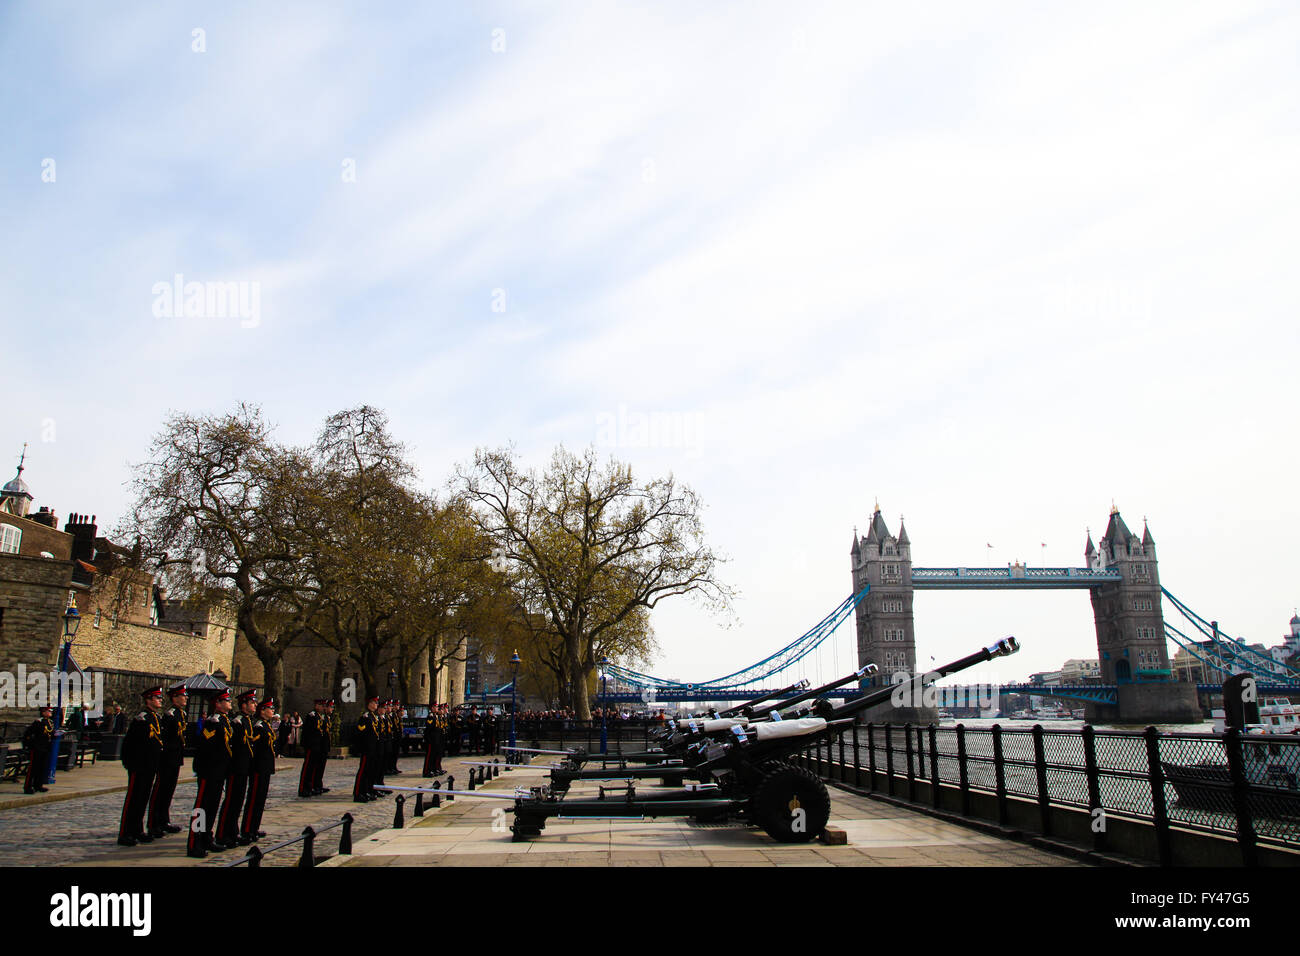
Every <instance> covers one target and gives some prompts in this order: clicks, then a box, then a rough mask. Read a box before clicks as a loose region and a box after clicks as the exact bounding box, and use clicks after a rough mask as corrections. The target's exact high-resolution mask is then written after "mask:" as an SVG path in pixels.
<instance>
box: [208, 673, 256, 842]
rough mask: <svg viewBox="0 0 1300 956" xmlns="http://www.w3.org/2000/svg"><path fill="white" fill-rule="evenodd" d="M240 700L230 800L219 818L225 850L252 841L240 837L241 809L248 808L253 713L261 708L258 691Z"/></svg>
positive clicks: (232, 727) (228, 787) (233, 732)
mask: <svg viewBox="0 0 1300 956" xmlns="http://www.w3.org/2000/svg"><path fill="white" fill-rule="evenodd" d="M236 699H237V700H238V701H239V713H238V714H236V715H235V716H234V717H233V718H232V719H231V721H230V774H229V777H228V779H227V781H226V802H225V803H223V804H222V805H221V818H220V819H219V820H218V821H217V843H218V844H221V843H224V844H225V847H224V849H229V848H230V847H232V846H235V845H236V844H238V845H239V846H246V845H247V843H248V841H247V840H244V839H241V838H240V833H239V811H240V810H242V809H243V808H244V797H245V795H246V794H247V793H248V776H249V774H250V773H251V772H252V769H253V712H254V710H255V709H256V707H257V692H256V691H252V690H246V691H244V693H242V694H240V695H239V697H238V698H236Z"/></svg>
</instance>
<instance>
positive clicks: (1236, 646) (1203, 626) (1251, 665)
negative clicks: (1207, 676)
mask: <svg viewBox="0 0 1300 956" xmlns="http://www.w3.org/2000/svg"><path fill="white" fill-rule="evenodd" d="M1160 593H1161V594H1163V595H1164V596H1165V597H1167V598H1168V599H1169V603H1170V604H1172V605H1173V606H1174V608H1175V609H1176V610H1177V611H1178V613H1179V614H1181V615H1182V616H1183V617H1184V618H1186V619H1187V620H1188V621H1190V622H1191V624H1192V626H1193V627H1194V628H1196V629H1197V630H1198V631H1200V632H1201V633H1202V634H1204V635H1205V636H1206V637H1207V638H1209V639H1210V641H1211V643H1212V644H1213V645H1214V647H1215V650H1216V651H1217V652H1218V655H1219V657H1220V659H1230V660H1232V661H1233V662H1234V663H1236V662H1238V661H1241V662H1244V663H1242V664H1241V667H1242V669H1243V670H1261V669H1262V670H1265V671H1267V672H1268V673H1269V674H1273V675H1276V674H1279V673H1280V674H1281V675H1282V676H1284V677H1286V678H1288V679H1289V680H1292V681H1300V670H1297V669H1296V668H1294V667H1290V666H1288V665H1286V664H1284V663H1282V662H1281V661H1277V660H1274V659H1273V658H1272V657H1270V656H1269V655H1267V654H1261V653H1260V652H1259V651H1257V650H1255V649H1254V648H1252V647H1247V646H1246V642H1245V641H1241V640H1238V639H1236V638H1234V637H1231V636H1230V635H1228V634H1226V633H1225V632H1224V631H1222V630H1220V629H1219V628H1218V627H1217V625H1215V624H1214V623H1212V622H1210V621H1207V620H1206V619H1205V618H1203V617H1201V616H1200V615H1199V614H1197V613H1196V612H1195V611H1193V610H1192V609H1191V608H1189V607H1188V606H1187V605H1186V604H1184V603H1183V602H1182V601H1180V600H1178V598H1176V597H1174V596H1173V595H1172V594H1170V593H1169V590H1168V589H1167V588H1164V587H1162V588H1161V589H1160ZM1165 629H1166V632H1168V631H1170V630H1172V631H1174V633H1176V634H1178V635H1179V636H1180V637H1182V638H1183V640H1185V641H1187V642H1188V644H1189V645H1190V644H1194V643H1195V642H1194V641H1193V640H1192V639H1191V638H1189V637H1188V636H1187V635H1186V634H1183V633H1182V632H1181V631H1178V630H1177V629H1176V628H1173V627H1172V626H1171V625H1169V624H1168V623H1167V622H1166V624H1165ZM1174 643H1179V642H1178V641H1177V640H1176V639H1175V641H1174ZM1182 646H1184V647H1185V648H1186V650H1187V651H1188V653H1190V654H1192V655H1194V656H1195V657H1197V658H1200V657H1201V655H1200V654H1198V653H1197V652H1196V651H1195V650H1194V649H1193V648H1192V647H1190V646H1187V645H1182ZM1201 659H1202V660H1204V659H1203V658H1201ZM1218 669H1219V670H1223V668H1222V667H1219V668H1218Z"/></svg>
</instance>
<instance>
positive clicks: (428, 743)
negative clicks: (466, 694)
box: [420, 705, 438, 777]
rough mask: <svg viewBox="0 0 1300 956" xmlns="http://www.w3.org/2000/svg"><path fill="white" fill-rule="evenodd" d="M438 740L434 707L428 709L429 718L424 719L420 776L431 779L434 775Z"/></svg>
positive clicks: (435, 708)
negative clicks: (422, 757) (422, 760)
mask: <svg viewBox="0 0 1300 956" xmlns="http://www.w3.org/2000/svg"><path fill="white" fill-rule="evenodd" d="M437 740H438V707H437V705H434V706H433V707H430V708H429V716H428V717H426V718H424V768H423V769H422V770H421V771H420V775H421V776H424V777H432V776H433V775H434V770H433V768H434V766H435V764H436V761H437V758H436V757H434V751H435V750H436V748H437Z"/></svg>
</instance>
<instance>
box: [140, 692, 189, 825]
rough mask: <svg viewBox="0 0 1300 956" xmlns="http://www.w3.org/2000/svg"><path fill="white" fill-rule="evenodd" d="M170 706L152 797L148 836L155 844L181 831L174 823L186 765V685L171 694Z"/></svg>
mask: <svg viewBox="0 0 1300 956" xmlns="http://www.w3.org/2000/svg"><path fill="white" fill-rule="evenodd" d="M170 696H171V706H170V707H168V708H167V709H166V710H164V711H163V712H162V715H161V717H160V718H159V722H160V724H161V725H162V758H161V759H160V760H159V762H158V777H157V779H156V780H155V781H154V785H153V795H152V796H150V797H149V835H150V836H151V837H153V838H154V839H155V840H156V839H158V838H159V837H161V836H163V835H164V834H167V833H180V832H181V828H180V827H178V826H177V825H176V824H174V823H172V820H171V809H172V797H173V796H174V795H175V793H176V781H177V780H178V779H180V774H181V764H183V763H184V762H185V724H186V720H187V716H186V713H185V705H186V704H188V703H189V700H190V698H189V691H187V690H186V689H185V685H183V684H182V685H181V686H179V687H173V688H172V690H171V695H170Z"/></svg>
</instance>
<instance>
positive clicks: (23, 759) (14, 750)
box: [0, 745, 29, 781]
mask: <svg viewBox="0 0 1300 956" xmlns="http://www.w3.org/2000/svg"><path fill="white" fill-rule="evenodd" d="M0 758H3V761H4V764H3V770H0V779H4V780H15V781H16V780H22V779H24V778H25V777H26V776H27V761H28V759H29V751H28V750H27V748H26V747H23V746H21V745H19V746H17V747H9V748H7V749H5V750H3V751H0Z"/></svg>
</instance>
